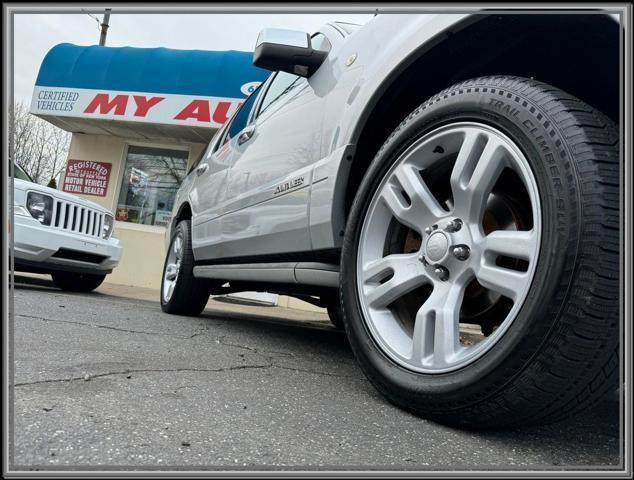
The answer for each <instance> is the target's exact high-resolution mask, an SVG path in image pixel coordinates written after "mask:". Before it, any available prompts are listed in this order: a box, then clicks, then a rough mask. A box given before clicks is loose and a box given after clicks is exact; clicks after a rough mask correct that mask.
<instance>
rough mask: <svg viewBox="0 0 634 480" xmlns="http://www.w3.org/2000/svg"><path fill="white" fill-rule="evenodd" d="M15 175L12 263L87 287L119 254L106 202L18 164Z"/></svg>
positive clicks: (66, 285) (63, 284) (65, 285)
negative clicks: (45, 182)
mask: <svg viewBox="0 0 634 480" xmlns="http://www.w3.org/2000/svg"><path fill="white" fill-rule="evenodd" d="M14 171H15V177H14V179H13V181H14V184H13V235H14V248H13V250H12V253H13V257H14V269H15V271H19V272H32V273H50V274H51V277H52V278H53V283H55V285H56V286H58V287H59V288H61V289H63V290H69V291H76V292H90V291H92V290H94V289H95V288H97V287H98V286H99V285H101V283H102V282H103V281H104V279H105V278H106V275H107V274H108V273H110V272H112V269H113V268H115V267H116V266H117V265H118V263H119V260H120V259H121V250H122V248H121V245H120V244H119V240H118V239H116V238H114V237H113V236H112V233H113V228H114V218H113V216H112V214H111V213H110V212H109V211H108V210H107V209H105V208H104V207H102V206H100V205H98V204H96V203H94V202H90V201H88V200H84V199H82V198H80V197H77V196H75V195H71V194H68V193H65V192H61V191H59V190H55V189H53V188H49V187H44V186H42V185H38V184H37V183H34V182H33V181H32V180H31V178H30V177H29V176H28V175H27V174H26V172H24V170H22V169H21V168H20V167H18V166H17V165H16V166H14Z"/></svg>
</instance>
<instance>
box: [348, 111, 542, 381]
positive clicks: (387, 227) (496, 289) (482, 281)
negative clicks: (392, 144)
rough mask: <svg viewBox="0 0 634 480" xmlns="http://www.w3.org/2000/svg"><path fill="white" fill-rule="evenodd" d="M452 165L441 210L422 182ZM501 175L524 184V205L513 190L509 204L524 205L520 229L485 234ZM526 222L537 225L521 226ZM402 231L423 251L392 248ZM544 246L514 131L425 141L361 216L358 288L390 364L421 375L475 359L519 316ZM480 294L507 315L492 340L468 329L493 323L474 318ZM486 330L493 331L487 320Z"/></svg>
mask: <svg viewBox="0 0 634 480" xmlns="http://www.w3.org/2000/svg"><path fill="white" fill-rule="evenodd" d="M442 162H445V163H444V164H443V163H442ZM447 162H449V163H447ZM451 162H453V163H452V164H451V169H450V173H449V172H447V176H448V177H449V178H448V181H447V183H448V185H447V187H448V192H449V194H448V195H449V197H450V199H448V200H447V201H446V202H445V203H444V204H441V202H440V201H439V199H438V198H439V195H438V193H437V192H432V190H431V189H430V187H429V186H428V185H427V182H426V180H425V178H424V177H425V175H426V172H430V171H434V169H437V168H438V167H439V166H440V167H442V166H443V165H449V164H450V163H451ZM509 172H510V173H509ZM503 174H504V175H505V177H504V178H505V179H506V178H507V177H508V178H511V176H513V178H514V179H515V178H516V177H517V178H519V180H520V181H521V184H523V186H524V189H525V190H521V189H520V190H521V194H522V195H524V194H525V195H524V196H523V197H522V199H523V202H519V201H518V200H517V199H514V198H512V197H513V194H514V193H513V191H511V192H509V193H506V192H505V196H503V198H505V199H506V200H505V201H506V203H509V204H512V205H515V204H516V203H518V202H519V203H523V204H525V205H521V208H520V211H521V215H516V217H517V219H516V220H514V222H515V223H513V222H511V223H508V224H505V228H501V229H495V228H494V229H493V230H491V228H490V226H487V229H486V230H485V228H484V221H485V218H489V217H490V216H491V212H492V211H496V210H493V207H491V205H494V206H496V205H497V204H500V205H505V201H498V202H497V203H496V202H494V200H496V198H497V197H500V195H498V190H499V189H500V188H501V187H500V186H499V184H498V182H499V181H500V177H501V176H502V175H503ZM515 176H516V177H515ZM432 185H433V184H432ZM502 187H503V186H502ZM516 195H520V193H519V191H518V192H516ZM520 196H521V195H520ZM528 199H530V200H528ZM528 203H530V212H529V213H527V211H528V205H527V204H528ZM496 208H497V207H496ZM504 208H511V207H508V205H507V206H504ZM498 211H502V210H498ZM524 217H525V218H524ZM514 218H515V217H514ZM489 223H490V222H489ZM526 224H527V225H529V226H530V228H528V229H526V228H524V229H522V228H520V227H522V225H526ZM395 225H396V229H397V230H398V231H403V230H404V229H405V230H408V231H410V232H412V234H413V235H414V236H415V237H416V238H418V237H420V246H419V247H418V248H417V249H414V251H407V252H400V251H398V250H397V251H396V252H394V251H392V250H388V249H387V247H386V246H387V245H390V244H393V243H394V242H393V239H392V238H391V237H390V235H391V233H390V232H393V231H394V230H395V227H394V226H395ZM540 241H541V209H540V204H539V194H538V189H537V183H536V181H535V178H534V176H533V173H532V171H531V168H530V166H529V164H528V161H527V160H526V157H525V156H524V154H523V153H522V151H521V150H520V149H519V148H518V147H517V146H516V145H515V144H514V143H513V142H512V141H511V140H510V139H509V138H508V137H507V136H506V135H504V134H503V133H502V132H500V131H498V130H497V129H495V128H493V127H491V126H488V125H485V124H480V123H472V122H464V123H457V124H451V125H446V126H444V127H440V128H438V129H436V130H434V131H432V132H430V133H428V134H426V135H424V136H423V137H421V138H420V139H419V140H417V141H416V142H415V143H414V144H412V145H411V146H410V147H409V148H407V149H406V150H405V151H404V152H403V153H402V154H401V155H400V156H399V158H398V159H397V160H396V161H395V162H394V164H393V165H392V167H391V168H390V170H389V171H388V173H387V174H386V175H385V176H384V178H383V180H382V181H381V183H380V184H379V186H378V188H377V189H376V191H375V193H374V195H373V197H372V199H371V201H370V204H369V206H368V209H367V211H366V215H365V218H364V220H363V225H362V229H361V234H360V237H359V248H358V253H357V268H356V275H357V292H358V297H359V301H360V305H361V310H362V313H363V318H364V321H365V323H366V325H367V327H368V331H369V333H370V335H371V336H372V338H373V339H374V341H375V342H376V343H377V345H378V346H379V347H380V349H381V350H382V351H383V352H384V353H385V354H386V355H387V356H388V357H389V358H391V359H392V360H393V361H395V362H396V363H397V364H399V365H401V366H403V367H405V368H407V369H410V370H413V371H416V372H421V373H429V374H434V373H445V372H449V371H454V370H457V369H460V368H463V367H465V366H467V365H469V364H471V363H473V362H475V361H476V360H477V359H478V358H480V357H481V356H482V355H484V354H485V353H486V352H488V351H489V350H490V349H491V348H493V346H494V345H495V344H496V343H497V342H498V341H499V340H500V339H501V338H502V336H503V335H504V334H505V333H506V332H507V331H508V328H509V327H510V325H511V324H512V322H513V321H514V320H515V318H516V317H517V314H518V312H519V310H520V308H521V306H522V304H523V302H524V300H525V299H526V296H527V294H528V292H529V290H530V286H531V283H532V280H533V277H534V273H535V267H536V264H537V260H538V257H539V247H540ZM390 242H392V243H390ZM386 250H388V251H386ZM509 261H510V263H509ZM509 265H512V267H513V268H508V267H509ZM465 291H467V292H469V299H468V300H469V302H470V303H469V305H467V304H466V303H465V302H466V301H467V299H466V298H465ZM473 291H477V293H478V295H479V296H481V297H483V298H486V299H487V301H488V302H490V305H488V306H487V308H489V309H490V311H491V312H497V313H496V315H497V317H500V318H496V317H495V316H493V320H494V322H495V323H496V325H495V326H494V327H492V328H491V327H490V325H489V324H488V323H487V332H488V331H489V330H492V331H491V332H490V333H488V335H487V336H486V337H485V336H484V335H480V336H478V335H477V334H475V333H473V332H475V331H476V330H477V329H476V330H474V329H473V327H474V326H473V325H469V324H468V323H465V318H466V319H467V320H469V318H480V317H482V318H484V317H486V311H485V312H484V314H482V315H480V316H479V317H478V316H477V315H476V316H474V317H469V316H467V315H466V312H467V310H468V309H467V306H469V307H470V306H471V305H472V304H473V303H474V301H473V300H472V298H471V293H472V292H473ZM482 292H484V293H482ZM478 298H479V297H478ZM418 302H421V304H420V305H418ZM403 306H405V307H406V308H404V307H403ZM500 306H503V307H504V308H502V307H500ZM470 308H471V307H470ZM405 310H406V311H407V314H403V311H405ZM500 312H501V313H500ZM486 321H487V322H489V320H488V319H487V320H486ZM470 328H471V330H469V329H470ZM465 329H466V330H465ZM480 329H481V331H482V332H484V331H485V326H484V324H482V325H480ZM463 330H464V332H463ZM465 332H466V333H465ZM470 332H471V333H470ZM467 336H468V339H467V340H465V338H467ZM480 337H482V338H480ZM471 338H475V339H479V340H478V341H477V343H474V341H472V340H469V339H471ZM469 342H472V343H471V344H470V343H469Z"/></svg>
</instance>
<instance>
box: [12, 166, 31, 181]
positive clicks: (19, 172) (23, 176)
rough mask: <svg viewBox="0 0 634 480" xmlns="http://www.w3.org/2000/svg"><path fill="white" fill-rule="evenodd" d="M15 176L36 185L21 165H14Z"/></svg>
mask: <svg viewBox="0 0 634 480" xmlns="http://www.w3.org/2000/svg"><path fill="white" fill-rule="evenodd" d="M13 176H14V177H15V178H17V179H19V180H25V181H27V182H31V183H35V182H34V181H33V179H32V178H31V177H29V174H28V173H26V172H25V171H24V170H22V168H21V167H20V166H19V165H16V164H15V163H14V164H13Z"/></svg>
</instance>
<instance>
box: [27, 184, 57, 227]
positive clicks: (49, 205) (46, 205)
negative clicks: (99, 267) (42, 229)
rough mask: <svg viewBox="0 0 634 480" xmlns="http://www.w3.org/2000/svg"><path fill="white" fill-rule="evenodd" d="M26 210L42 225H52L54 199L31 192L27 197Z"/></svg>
mask: <svg viewBox="0 0 634 480" xmlns="http://www.w3.org/2000/svg"><path fill="white" fill-rule="evenodd" d="M26 209H27V210H28V211H29V213H30V214H31V216H32V217H33V218H35V219H36V220H37V221H39V222H40V223H41V224H42V225H50V224H51V217H52V216H53V197H51V196H50V195H44V194H42V193H37V192H29V193H28V195H27V197H26Z"/></svg>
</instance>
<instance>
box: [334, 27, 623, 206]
mask: <svg viewBox="0 0 634 480" xmlns="http://www.w3.org/2000/svg"><path fill="white" fill-rule="evenodd" d="M619 30H620V28H619V26H618V24H617V23H616V22H614V21H613V20H611V19H610V18H608V17H607V16H605V15H591V14H588V15H586V14H583V15H556V14H555V15H489V16H482V18H481V19H479V20H478V21H476V22H474V23H472V24H470V25H469V26H467V27H465V28H464V29H462V30H459V31H457V32H455V33H450V34H448V35H447V38H446V39H445V40H443V41H441V42H440V43H438V44H437V45H435V46H434V47H432V48H431V49H429V50H426V51H424V52H423V51H421V52H419V53H417V54H414V55H413V56H412V57H411V58H409V59H407V60H406V62H405V65H404V67H403V69H401V70H400V71H399V72H398V73H396V74H395V75H394V77H393V78H391V79H388V81H387V82H386V83H385V87H384V88H383V89H382V91H381V92H380V93H379V94H377V95H376V96H375V98H374V99H373V100H372V101H371V105H370V106H369V109H368V110H366V114H364V116H363V118H365V119H366V121H365V124H364V125H363V127H362V128H360V129H358V131H359V132H360V133H359V135H358V137H357V139H356V145H357V147H356V152H355V155H354V159H353V165H352V168H351V169H350V172H351V174H350V177H349V178H348V183H347V186H346V202H345V212H346V216H347V214H348V212H349V209H350V206H351V204H352V201H353V200H354V196H355V194H356V192H357V190H358V187H359V185H360V183H361V180H362V179H363V176H364V175H365V172H366V170H367V168H368V166H369V164H370V162H371V161H372V159H373V158H374V155H375V154H376V152H377V151H378V150H379V148H380V147H381V145H382V144H383V143H384V142H385V140H386V139H387V137H388V136H389V135H390V133H391V132H392V131H393V130H394V129H395V128H396V127H397V125H398V124H399V123H400V122H401V121H402V120H403V119H404V118H405V117H406V116H407V115H408V114H409V113H410V112H412V111H413V110H414V109H415V108H416V107H417V106H419V105H420V104H421V103H423V101H424V100H425V99H427V98H429V97H431V96H432V95H434V94H436V93H438V92H440V91H441V90H443V89H445V88H447V87H449V86H451V85H453V84H454V83H457V82H459V81H462V80H467V79H469V78H474V77H478V76H483V75H516V76H522V77H529V78H534V79H536V80H539V81H543V82H546V83H548V84H550V85H553V86H555V87H557V88H560V89H562V90H564V91H566V92H568V93H570V94H572V95H574V96H576V97H577V98H580V99H581V100H583V101H584V102H586V103H588V104H589V105H591V106H592V107H594V108H596V109H598V110H600V111H601V112H603V113H604V114H606V115H607V116H609V117H610V118H611V119H612V120H613V121H615V122H617V123H618V118H619V104H620V102H619V79H620V72H619V58H620V48H619V36H620V35H619V33H620V32H619Z"/></svg>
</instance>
